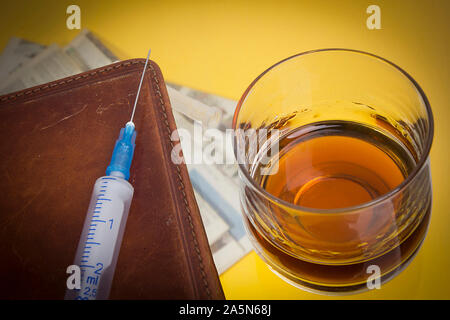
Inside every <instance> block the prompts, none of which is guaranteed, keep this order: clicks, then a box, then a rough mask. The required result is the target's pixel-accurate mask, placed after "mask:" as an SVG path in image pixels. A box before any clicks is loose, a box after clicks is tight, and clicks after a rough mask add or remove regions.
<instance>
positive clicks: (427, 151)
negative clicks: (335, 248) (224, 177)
mask: <svg viewBox="0 0 450 320" xmlns="http://www.w3.org/2000/svg"><path fill="white" fill-rule="evenodd" d="M322 52H347V53H356V54H362V55H366V56H368V57H370V58H374V59H376V60H379V61H382V62H385V63H387V64H388V65H390V66H391V67H394V69H396V70H397V71H399V72H400V73H401V74H403V75H404V76H405V77H406V78H407V79H408V80H409V81H410V82H411V84H412V85H413V86H414V87H415V89H416V90H417V91H418V93H419V95H420V97H421V98H422V100H423V102H424V104H425V108H426V112H427V117H428V119H427V120H428V122H429V130H428V135H427V137H426V141H425V143H426V145H425V148H424V151H423V153H422V154H421V156H420V159H419V161H418V163H417V165H416V166H415V167H414V169H413V170H412V171H411V174H409V175H408V176H407V177H406V179H404V180H403V181H402V183H400V184H399V185H398V186H397V187H395V188H394V189H392V190H391V191H389V192H387V193H385V194H383V195H381V196H378V197H376V198H374V199H372V200H370V201H368V202H364V203H361V204H359V205H355V206H350V207H344V208H336V209H318V208H310V207H303V206H299V205H296V204H293V203H290V202H287V201H285V200H282V199H280V198H278V197H276V196H274V195H273V194H271V193H270V192H267V191H266V190H265V189H263V188H261V186H259V185H258V184H257V183H256V181H255V180H254V179H253V178H252V177H251V176H250V174H249V173H248V171H247V170H246V168H245V166H244V164H243V163H240V162H239V161H238V167H239V170H240V172H241V173H242V174H243V175H244V177H245V179H246V180H247V181H248V182H249V183H250V184H251V186H252V187H253V189H254V190H255V191H256V192H258V193H259V194H260V195H262V196H263V197H265V198H269V199H270V200H272V201H273V202H275V203H277V204H279V205H282V206H286V207H288V208H291V209H294V210H297V211H302V212H305V213H330V214H335V213H349V212H352V211H357V210H361V209H365V208H368V207H371V206H374V205H376V204H378V203H381V202H383V201H385V200H386V199H388V198H391V197H392V196H394V195H395V194H397V193H399V192H400V191H402V190H404V189H405V188H406V187H407V186H408V185H409V184H410V183H411V181H413V180H414V178H415V177H416V176H417V175H418V173H419V172H420V171H422V169H423V168H424V167H425V164H426V163H427V160H428V158H429V154H430V150H431V145H432V143H433V137H434V119H433V113H432V111H431V106H430V103H429V101H428V98H427V96H426V95H425V92H424V91H423V90H422V88H421V87H420V86H419V84H418V83H417V82H416V80H414V78H413V77H412V76H411V75H409V73H407V72H406V71H405V70H403V69H402V68H400V67H399V66H397V65H396V64H395V63H393V62H391V61H389V60H387V59H385V58H382V57H380V56H377V55H375V54H372V53H369V52H365V51H361V50H356V49H345V48H325V49H316V50H309V51H305V52H301V53H298V54H295V55H292V56H290V57H288V58H285V59H283V60H280V61H279V62H277V63H275V64H274V65H272V66H270V67H269V68H267V69H266V70H265V71H264V72H262V73H261V74H260V75H259V76H258V77H256V79H255V80H253V81H252V83H251V84H250V85H249V86H248V88H247V89H246V90H245V91H244V93H243V95H242V96H241V98H240V99H239V102H238V104H237V106H236V110H235V111H234V116H233V123H232V128H233V130H235V131H236V125H237V123H236V122H237V118H238V115H239V111H240V110H241V107H242V104H243V103H244V101H245V99H246V98H247V96H248V94H249V93H250V91H251V89H252V88H253V87H254V86H255V84H256V83H257V82H258V81H259V79H261V78H262V77H263V76H264V75H265V74H267V73H268V72H269V71H271V70H272V69H274V68H276V67H277V66H278V65H280V64H282V63H284V62H286V61H289V60H292V59H295V58H298V57H301V56H304V55H310V54H315V53H322ZM233 150H234V155H235V157H236V159H238V153H237V135H236V134H235V135H234V138H233Z"/></svg>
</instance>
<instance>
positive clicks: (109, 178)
mask: <svg viewBox="0 0 450 320" xmlns="http://www.w3.org/2000/svg"><path fill="white" fill-rule="evenodd" d="M102 180H117V179H116V178H111V177H103V178H102Z"/></svg>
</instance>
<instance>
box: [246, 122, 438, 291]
mask: <svg viewBox="0 0 450 320" xmlns="http://www.w3.org/2000/svg"><path fill="white" fill-rule="evenodd" d="M279 148H280V152H279V154H277V158H278V161H277V162H276V164H277V166H275V167H276V169H274V172H272V174H270V175H264V176H256V175H255V176H254V178H255V179H256V180H257V181H258V182H259V183H260V185H261V186H262V187H263V188H264V189H265V190H267V191H268V192H269V193H271V194H272V195H274V196H276V197H277V198H279V199H282V200H284V201H286V202H288V203H291V204H295V205H298V206H301V207H304V208H312V209H343V208H349V207H353V206H358V205H361V204H364V203H367V202H369V201H371V200H374V199H377V198H379V197H380V196H383V195H385V194H386V193H388V192H390V191H391V190H393V189H395V188H396V187H397V186H398V185H400V184H401V183H402V181H404V179H405V178H406V177H407V176H408V175H409V173H410V172H411V171H412V169H413V168H414V166H415V161H414V156H413V155H412V154H411V153H410V151H409V150H408V148H406V147H404V146H403V145H402V144H401V143H400V141H399V140H396V139H394V138H393V137H390V136H388V135H385V134H384V133H382V132H380V131H377V130H375V129H374V128H370V127H367V126H363V125H360V124H357V123H352V122H322V123H317V124H314V125H310V126H306V127H302V128H299V129H298V130H296V131H294V132H291V133H289V135H287V136H285V137H284V138H282V139H281V140H280V146H279ZM255 172H257V170H255ZM429 202H430V201H429ZM403 205H406V204H404V203H402V200H398V201H397V202H395V203H393V204H392V205H389V206H385V207H381V208H378V209H377V210H365V211H364V212H363V213H361V214H352V215H344V216H343V215H342V214H341V215H339V214H335V215H330V214H327V213H321V212H320V211H316V213H314V214H310V215H302V216H294V217H293V216H292V215H290V214H289V213H286V212H282V211H281V210H280V211H277V210H273V212H272V215H273V217H272V219H273V220H274V221H276V222H277V224H278V225H279V231H280V232H281V233H282V234H283V237H284V241H283V248H280V247H279V246H277V245H274V243H273V241H270V239H271V238H273V237H272V236H271V234H265V235H262V234H261V233H260V232H257V231H256V229H255V227H254V226H253V225H252V224H251V223H250V222H249V221H248V220H247V221H246V222H247V227H248V229H249V231H250V233H251V235H252V237H253V240H254V241H255V242H256V247H257V250H259V251H260V254H261V255H262V256H264V257H266V259H267V260H271V261H276V264H278V265H280V266H281V268H278V269H276V268H275V269H276V270H275V271H277V272H278V273H280V274H281V275H284V276H285V277H286V278H288V279H290V280H293V281H294V282H296V283H298V284H300V285H301V286H305V287H308V288H311V289H315V290H319V291H320V290H324V291H328V292H330V291H335V292H339V291H354V290H358V289H361V288H364V287H366V280H367V278H368V276H369V274H368V273H367V267H368V266H370V265H377V266H379V267H380V269H381V273H382V275H383V279H388V278H390V277H391V276H392V275H393V274H395V273H396V271H398V270H400V269H401V267H402V266H404V265H405V264H406V262H407V261H408V260H409V259H410V258H411V257H412V256H413V255H414V253H415V252H416V250H417V248H418V247H419V245H420V243H421V242H422V240H423V238H424V236H425V233H426V229H427V226H428V220H429V211H430V206H429V205H428V206H426V209H425V210H426V212H422V213H423V219H422V221H421V222H420V224H419V225H418V226H417V227H416V228H415V230H414V232H412V233H410V234H409V236H408V237H407V239H402V240H401V242H400V241H399V242H398V243H396V244H395V245H393V246H392V244H391V246H392V247H391V248H388V249H386V248H384V249H383V250H381V249H379V246H378V247H377V241H382V237H381V236H380V235H382V234H386V233H388V232H392V230H393V228H394V229H395V227H396V226H395V221H396V212H397V209H398V208H401V207H402V206H403ZM391 243H392V242H391ZM303 247H309V248H310V250H309V251H306V250H303V249H302V248H303ZM311 248H312V249H311ZM377 248H378V249H377ZM376 250H379V252H381V253H382V254H377V252H375V251H376ZM380 250H381V251H380Z"/></svg>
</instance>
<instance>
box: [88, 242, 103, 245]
mask: <svg viewBox="0 0 450 320" xmlns="http://www.w3.org/2000/svg"><path fill="white" fill-rule="evenodd" d="M85 243H86V244H97V245H100V242H85Z"/></svg>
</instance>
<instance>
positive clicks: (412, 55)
mask: <svg viewBox="0 0 450 320" xmlns="http://www.w3.org/2000/svg"><path fill="white" fill-rule="evenodd" d="M70 4H78V5H79V6H80V7H81V23H82V25H81V26H82V28H88V29H90V30H91V31H93V32H94V33H95V34H96V35H97V36H98V37H99V38H100V39H101V40H102V41H103V42H104V43H105V44H106V45H107V46H108V47H110V48H111V49H112V51H113V52H114V53H116V54H117V55H119V57H120V58H122V59H127V58H135V57H145V55H146V52H147V50H148V48H149V47H150V48H151V49H152V59H153V60H154V61H156V62H157V63H158V64H159V66H160V67H161V69H162V71H163V74H164V76H165V78H166V80H168V81H171V82H174V83H179V84H183V85H186V86H190V87H193V88H196V89H200V90H203V91H206V92H210V93H214V94H218V95H222V96H225V97H227V98H231V99H235V100H238V99H239V97H240V95H241V94H242V93H243V91H244V90H245V89H246V87H247V86H248V85H249V84H250V82H251V81H252V80H253V79H254V78H255V77H256V76H257V75H258V74H259V73H261V72H262V71H263V70H264V69H265V68H267V67H268V66H270V65H272V64H273V63H275V62H277V61H279V60H281V59H282V58H285V57H288V56H290V55H292V54H295V53H299V52H302V51H306V50H310V49H317V48H326V47H344V48H353V49H359V50H364V51H368V52H371V53H374V54H377V55H380V56H382V57H384V58H387V59H389V60H391V61H392V62H394V63H396V64H398V65H399V66H401V67H402V68H404V69H405V70H407V71H408V72H409V73H410V74H411V75H412V76H413V77H414V78H415V79H416V80H417V81H418V82H419V84H420V85H421V86H422V88H423V89H424V91H425V93H426V94H427V96H428V98H429V100H430V103H431V106H432V109H433V112H434V118H435V123H436V130H435V137H434V143H433V148H432V152H431V166H432V174H433V197H434V201H433V211H432V219H431V225H430V229H429V232H428V236H427V238H426V240H425V243H424V245H423V247H422V249H421V250H420V252H419V254H418V255H417V257H416V258H415V259H414V261H413V262H412V263H411V265H410V266H409V267H408V268H407V269H406V270H405V271H404V272H403V273H402V274H400V275H399V276H398V277H396V278H395V279H394V280H392V281H390V282H388V283H387V284H385V285H383V286H382V288H381V289H380V290H372V291H370V292H366V293H363V294H358V295H353V296H348V297H344V298H349V299H352V298H358V299H372V298H379V299H431V298H433V299H442V298H446V299H450V288H449V287H450V232H449V227H450V197H449V192H448V190H449V188H450V186H449V171H448V168H449V165H448V160H449V159H448V156H449V153H448V146H449V141H450V124H448V123H447V121H448V120H449V115H450V111H449V110H450V108H449V102H448V100H449V89H450V88H449V83H450V76H449V71H450V70H449V49H450V45H449V43H450V41H449V40H450V37H449V35H450V33H449V29H450V19H448V14H449V13H450V1H446V0H442V1H425V0H423V1H406V0H405V1H401V0H391V1H376V0H370V1H355V0H352V1H350V0H346V1H319V0H314V1H313V0H308V1H299V0H297V1H284V0H277V1H263V0H259V1H242V0H241V1H186V0H185V1H92V0H91V1H61V0H59V1H23V0H21V1H18V0H14V1H7V2H6V1H4V2H3V3H2V9H1V14H0V30H1V31H0V48H3V47H4V46H5V45H6V43H7V41H8V39H9V37H11V36H18V37H23V38H26V39H29V40H32V41H36V42H40V43H43V44H51V43H58V44H60V45H65V44H67V43H68V42H69V41H70V40H71V39H73V38H74V37H75V35H76V34H77V33H78V31H77V30H68V29H67V28H66V18H67V16H68V15H67V14H66V8H67V6H68V5H70ZM371 4H377V5H379V6H380V8H381V26H382V29H381V30H368V29H367V27H366V19H367V17H368V16H369V15H368V14H367V13H366V8H367V7H368V6H369V5H371ZM221 282H222V285H223V288H224V291H225V294H226V297H227V298H228V299H328V298H331V299H334V297H325V296H321V295H316V294H312V293H307V292H304V291H301V290H299V289H296V288H294V287H292V286H290V285H288V284H286V283H284V282H283V281H282V280H280V279H279V278H278V277H276V276H275V275H274V274H272V273H271V272H270V271H269V270H268V268H267V267H266V266H265V265H264V263H263V262H262V261H261V259H260V258H259V257H258V256H257V255H256V254H255V253H251V254H249V255H248V256H246V257H245V258H244V259H242V260H241V261H240V262H239V263H238V264H236V265H235V266H233V267H232V268H231V269H230V270H228V271H227V272H226V273H225V274H223V275H222V276H221Z"/></svg>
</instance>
